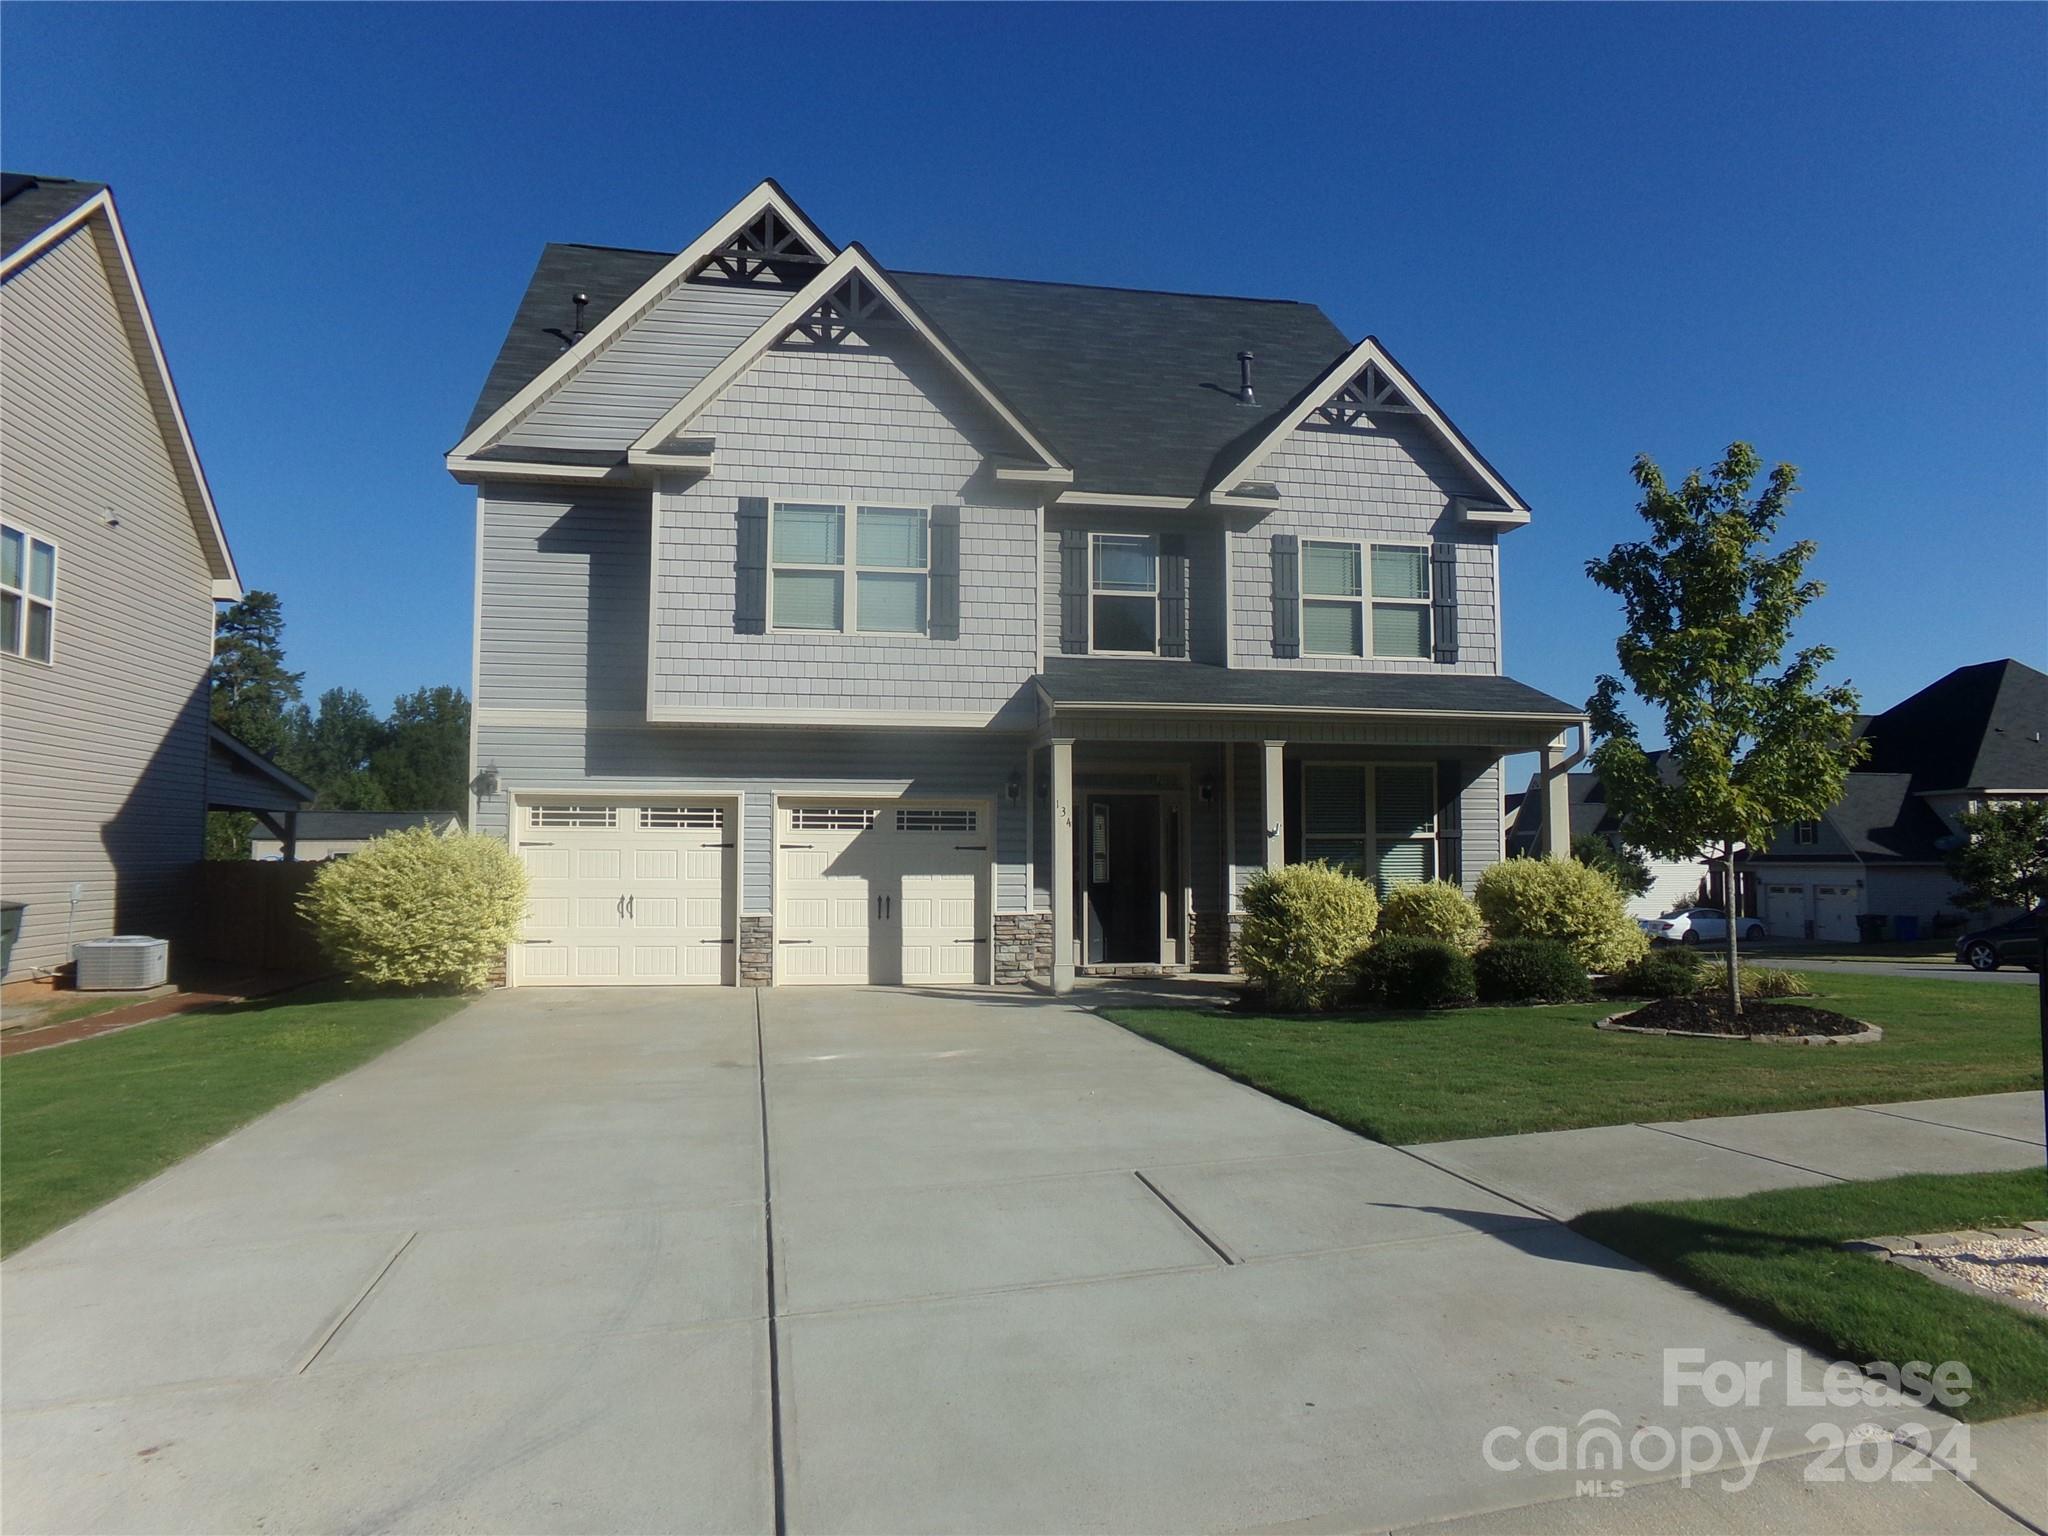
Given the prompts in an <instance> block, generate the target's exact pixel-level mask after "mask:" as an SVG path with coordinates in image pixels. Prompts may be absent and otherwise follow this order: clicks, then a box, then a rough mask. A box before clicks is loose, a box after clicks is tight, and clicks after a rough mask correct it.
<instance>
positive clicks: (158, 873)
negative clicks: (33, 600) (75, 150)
mask: <svg viewBox="0 0 2048 1536" xmlns="http://www.w3.org/2000/svg"><path fill="white" fill-rule="evenodd" d="M101 238H102V237H101V236H100V235H99V234H98V232H97V230H96V229H92V228H87V229H83V230H80V231H79V232H77V233H75V234H73V235H71V236H69V237H68V238H66V239H65V240H63V241H61V242H59V243H58V244H57V245H56V246H54V247H52V248H51V249H50V250H49V251H48V252H47V253H46V254H44V255H42V256H39V257H38V258H36V259H35V260H34V261H33V262H31V263H30V264H29V265H28V266H26V267H24V268H22V269H21V270H19V271H18V272H16V273H15V274H14V275H13V276H11V277H9V278H8V279H7V282H6V284H5V286H4V287H0V358H4V370H0V458H4V460H5V464H6V473H5V475H4V477H0V509H4V511H5V515H6V518H7V520H8V521H9V522H10V523H15V524H17V525H20V526H25V527H27V528H29V529H31V530H33V531H34V532H36V533H38V534H41V535H43V536H44V537H46V538H49V539H51V540H53V541H54V542H55V543H56V544H57V546H58V556H57V604H56V639H55V648H54V653H53V654H54V661H53V664H52V665H49V666H44V665H41V664H40V663H37V662H32V661H28V660H25V659H23V658H19V657H11V656H10V657H0V686H4V690H5V696H6V727H5V730H4V732H0V792H4V812H0V844H4V848H5V866H4V878H0V893H4V895H5V896H6V897H7V898H8V899H9V900H14V901H25V902H27V903H28V912H27V914H26V922H25V925H24V928H23V933H22V937H21V941H20V943H19V945H18V946H17V947H16V949H15V953H14V965H13V970H12V972H11V973H10V974H11V976H12V977H15V978H19V977H21V976H25V975H27V974H29V973H30V971H32V970H33V969H36V968H41V967H52V966H57V965H61V964H63V963H65V962H66V961H67V960H68V959H69V956H68V954H67V953H66V948H65V938H66V926H67V920H69V921H70V929H71V937H72V938H73V939H91V938H103V937H105V936H107V935H108V934H111V933H114V932H117V931H118V932H131V933H132V932H142V933H155V934H162V935H169V936H171V937H173V938H175V937H176V936H177V924H178V919H179V915H180V911H181V900H182V892H183V888H184V883H185V881H186V879H187V878H188V877H189V875H190V873H191V866H192V864H193V863H194V862H195V861H197V860H198V859H199V858H200V857H201V855H202V853H203V852H204V846H205V805H206V790H205V783H206V755H207V736H206V669H207V664H208V662H209V660H210V659H211V656H212V653H213V612H214V609H213V600H212V580H211V576H210V573H209V571H208V569H207V564H206V560H205V557H204V555H203V554H202V552H201V550H200V546H199V540H198V536H197V534H196V533H195V532H194V530H193V526H192V519H191V515H190V511H189V509H188V506H187V503H186V501H185V498H184V496H183V495H182V494H181V492H180V490H179V486H178V482H177V478H176V475H175V473H174V472H173V469H172V463H171V458H170V454H169V452H168V451H167V449H166V448H165V445H164V442H163V438H162V436H161V435H160V433H159V430H158V425H157V418H156V416H155V413H154V412H153V410H152V409H151V406H150V402H149V397H148V395H147V393H146V392H145V390H144V386H143V382H142V374H141V371H140V369H139V368H138V366H137V363H136V354H135V352H134V338H132V337H131V335H130V334H129V332H128V330H127V329H126V327H125V326H124V323H123V320H122V317H121V313H120V310H119V308H118V307H117V305H116V302H115V298H114V290H113V288H112V286H111V285H110V283H109V281H108V277H107V270H108V269H107V265H106V263H107V262H108V261H109V260H111V259H113V255H112V253H111V252H110V251H102V250H101V248H100V246H99V241H100V239H101ZM110 517H114V518H118V519H119V522H118V526H109V522H108V519H109V518H110ZM73 883H77V884H79V885H81V886H82V887H83V890H82V892H81V899H80V902H79V905H78V909H77V912H76V914H75V917H74V915H73V914H72V913H71V911H70V900H69V897H70V890H71V886H72V885H73Z"/></svg>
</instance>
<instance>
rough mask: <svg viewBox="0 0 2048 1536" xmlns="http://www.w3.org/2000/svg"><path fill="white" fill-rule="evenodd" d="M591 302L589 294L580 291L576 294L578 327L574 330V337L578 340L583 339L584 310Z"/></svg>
mask: <svg viewBox="0 0 2048 1536" xmlns="http://www.w3.org/2000/svg"><path fill="white" fill-rule="evenodd" d="M589 303H590V295H589V294H587V293H579V294H577V295H576V329H575V331H574V332H573V338H574V339H575V340H577V341H581V340H582V339H583V310H584V307H585V306H586V305H588V304H589Z"/></svg>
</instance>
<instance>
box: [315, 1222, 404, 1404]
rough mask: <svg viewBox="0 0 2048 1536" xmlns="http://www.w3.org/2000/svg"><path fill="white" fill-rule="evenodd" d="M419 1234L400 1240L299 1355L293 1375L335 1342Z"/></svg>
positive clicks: (316, 1358)
mask: <svg viewBox="0 0 2048 1536" xmlns="http://www.w3.org/2000/svg"><path fill="white" fill-rule="evenodd" d="M418 1236H419V1233H418V1232H408V1233H406V1234H405V1236H404V1237H402V1238H400V1239H399V1240H398V1246H396V1247H395V1248H393V1249H392V1250H391V1252H390V1253H389V1254H387V1255H386V1256H385V1259H384V1262H383V1263H382V1264H380V1265H378V1266H377V1272H376V1273H375V1274H374V1275H372V1276H370V1280H369V1284H367V1285H365V1286H364V1287H363V1288H362V1289H361V1290H360V1291H358V1292H356V1295H355V1299H354V1300H353V1301H351V1302H350V1303H349V1304H348V1305H347V1306H345V1307H343V1308H342V1309H341V1311H340V1313H339V1314H338V1315H337V1316H336V1317H335V1319H334V1321H333V1322H332V1323H329V1324H328V1325H327V1329H326V1331H325V1332H323V1333H322V1334H321V1335H320V1337H319V1338H318V1339H316V1340H314V1342H313V1347H312V1348H311V1349H309V1350H307V1351H306V1353H305V1354H303V1355H301V1356H300V1357H299V1363H298V1364H297V1365H296V1366H294V1367H293V1368H292V1371H291V1374H292V1375H294V1376H303V1375H305V1374H306V1372H307V1371H308V1370H309V1369H311V1368H312V1364H313V1362H314V1361H315V1360H318V1359H319V1358H320V1353H321V1351H322V1350H324V1349H326V1348H327V1346H328V1345H329V1344H332V1343H333V1342H334V1336H335V1335H336V1334H337V1333H340V1332H341V1330H342V1329H343V1328H344V1327H346V1326H347V1324H348V1320H349V1319H350V1318H352V1317H354V1316H355V1315H356V1313H357V1312H358V1311H359V1310H361V1308H362V1305H363V1303H364V1302H366V1301H368V1300H369V1299H370V1293H371V1292H372V1291H374V1290H376V1289H377V1287H378V1285H379V1284H380V1283H382V1281H383V1279H384V1277H385V1276H386V1275H388V1274H390V1273H391V1266H392V1265H394V1264H396V1263H397V1262H398V1260H399V1258H400V1256H401V1255H403V1254H404V1252H405V1250H406V1249H408V1248H410V1247H411V1246H412V1240H413V1239H414V1238H416V1237H418Z"/></svg>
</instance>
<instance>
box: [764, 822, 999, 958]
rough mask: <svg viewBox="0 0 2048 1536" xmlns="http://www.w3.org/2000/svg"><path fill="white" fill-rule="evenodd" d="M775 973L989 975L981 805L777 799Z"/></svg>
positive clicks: (986, 864)
mask: <svg viewBox="0 0 2048 1536" xmlns="http://www.w3.org/2000/svg"><path fill="white" fill-rule="evenodd" d="M775 830H776V839H775V841H776V853H777V871H778V880H777V887H776V889H777V898H778V899H777V906H778V915H777V919H776V932H775V940H776V943H775V959H776V978H775V979H776V980H777V981H778V982H781V983H785V984H803V983H812V984H816V985H823V986H860V985H864V984H869V983H874V984H880V985H891V984H895V983H899V982H900V983H904V984H907V985H911V986H918V985H929V984H940V983H947V982H953V983H974V982H979V981H986V980H987V979H988V966H987V960H986V956H987V952H988V911H989V879H988V872H989V841H990V840H989V835H988V834H989V827H988V813H987V811H985V810H983V809H982V808H981V807H979V806H960V805H916V804H904V803H902V802H897V801H890V802H884V803H880V804H865V803H858V802H854V803H849V802H843V801H833V802H829V803H827V802H817V803H795V804H783V805H781V806H778V807H777V808H776V813H775Z"/></svg>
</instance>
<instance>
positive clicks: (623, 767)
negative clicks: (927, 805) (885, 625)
mask: <svg viewBox="0 0 2048 1536" xmlns="http://www.w3.org/2000/svg"><path fill="white" fill-rule="evenodd" d="M1024 758H1025V747H1024V743H1023V741H1022V740H1021V739H1020V738H1018V737H1014V736H1006V735H1001V734H998V733H995V732H962V733H960V734H958V735H952V734H947V735H943V736H941V735H935V734H933V733H930V732H918V731H851V730H824V729H815V728H814V729H807V730H783V731H754V730H731V729H725V730H718V729H713V730H701V729H693V728H691V727H688V726H635V727H620V728H585V727H566V726H532V725H496V724H489V723H485V724H481V725H479V726H478V728H477V762H478V764H479V765H480V766H483V767H488V768H493V769H495V770H496V771H497V774H498V777H499V780H500V782H501V784H502V786H503V789H504V791H505V793H501V794H498V795H494V796H490V797H487V798H485V799H484V800H482V801H480V802H479V803H478V807H477V815H476V828H477V830H478V831H480V832H485V833H489V834H491V835H493V836H498V837H502V836H504V835H506V832H507V829H508V818H507V810H508V806H509V803H510V796H511V795H514V794H532V793H545V792H550V791H562V790H567V791H572V792H574V793H577V794H588V795H590V796H592V797H593V798H601V797H605V796H611V795H628V794H641V793H657V794H663V795H667V794H674V795H678V796H685V795H704V796H712V795H738V796H740V797H741V799H742V812H741V816H740V823H741V828H742V831H741V844H740V850H739V851H740V890H741V910H742V911H745V912H755V913H760V912H768V911H771V910H772V907H773V899H774V892H773V880H774V861H775V850H774V835H775V833H774V804H775V800H774V797H775V796H776V795H777V794H782V795H800V794H830V795H845V796H847V797H848V798H857V797H860V796H862V795H870V796H888V797H891V798H893V797H896V796H898V795H902V796H907V797H911V798H917V797H929V798H933V799H945V798H959V799H967V798H971V799H976V800H986V801H988V802H990V803H991V804H992V805H993V806H994V810H995V844H994V848H993V850H992V851H993V853H994V856H995V901H996V910H997V911H999V912H1021V911H1023V910H1024V908H1025V903H1026V897H1027V892H1028V887H1029V880H1030V874H1029V870H1028V866H1027V850H1026V838H1027V833H1026V829H1025V819H1026V818H1025V810H1024V800H1023V796H1022V794H1021V793H1020V794H1019V796H1018V799H1017V801H1016V803H1015V804H1012V803H1010V801H1009V798H1008V794H1007V789H1008V784H1009V781H1010V778H1011V776H1012V775H1013V774H1014V775H1016V776H1017V777H1018V779H1019V783H1020V788H1021V782H1022V775H1023V772H1024Z"/></svg>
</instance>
